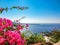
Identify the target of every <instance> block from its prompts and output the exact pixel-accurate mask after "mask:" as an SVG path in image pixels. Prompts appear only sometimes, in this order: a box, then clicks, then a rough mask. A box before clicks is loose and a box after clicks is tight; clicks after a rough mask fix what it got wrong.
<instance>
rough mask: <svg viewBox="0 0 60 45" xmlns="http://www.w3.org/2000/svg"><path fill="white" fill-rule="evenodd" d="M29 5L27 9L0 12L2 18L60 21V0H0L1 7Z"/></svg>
mask: <svg viewBox="0 0 60 45" xmlns="http://www.w3.org/2000/svg"><path fill="white" fill-rule="evenodd" d="M11 6H28V7H29V9H27V10H23V11H21V10H12V11H10V10H9V11H8V12H5V11H4V12H3V13H2V14H0V17H2V18H8V19H11V20H16V19H20V18H21V17H23V16H25V17H26V18H24V19H22V20H21V22H22V23H60V0H0V7H4V8H5V7H11Z"/></svg>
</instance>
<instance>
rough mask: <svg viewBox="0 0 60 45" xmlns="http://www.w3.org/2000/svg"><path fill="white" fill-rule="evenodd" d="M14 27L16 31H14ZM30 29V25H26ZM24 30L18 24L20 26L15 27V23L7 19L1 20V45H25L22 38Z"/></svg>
mask: <svg viewBox="0 0 60 45" xmlns="http://www.w3.org/2000/svg"><path fill="white" fill-rule="evenodd" d="M13 27H15V28H16V30H13ZM26 27H28V25H26ZM22 29H23V26H22V25H21V24H20V23H18V25H16V26H14V24H13V22H12V21H11V20H9V19H6V18H0V32H2V35H0V44H1V45H5V44H4V43H5V42H8V43H9V44H10V45H14V44H15V43H16V45H24V42H25V39H23V38H22V37H21V33H20V30H22Z"/></svg>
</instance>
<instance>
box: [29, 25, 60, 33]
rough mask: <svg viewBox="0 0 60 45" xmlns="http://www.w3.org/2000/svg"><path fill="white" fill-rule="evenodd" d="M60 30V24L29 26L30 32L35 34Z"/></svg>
mask: <svg viewBox="0 0 60 45" xmlns="http://www.w3.org/2000/svg"><path fill="white" fill-rule="evenodd" d="M58 29H59V30H60V24H29V30H30V31H31V32H33V33H41V32H48V31H52V30H58Z"/></svg>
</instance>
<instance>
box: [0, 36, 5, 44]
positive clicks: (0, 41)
mask: <svg viewBox="0 0 60 45" xmlns="http://www.w3.org/2000/svg"><path fill="white" fill-rule="evenodd" d="M5 40H6V39H5V38H3V37H2V36H0V44H2V43H4V42H5Z"/></svg>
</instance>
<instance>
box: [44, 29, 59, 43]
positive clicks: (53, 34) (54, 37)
mask: <svg viewBox="0 0 60 45" xmlns="http://www.w3.org/2000/svg"><path fill="white" fill-rule="evenodd" d="M45 34H46V35H47V36H49V37H51V41H52V42H54V43H57V42H58V41H60V30H53V31H51V32H47V33H45Z"/></svg>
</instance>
